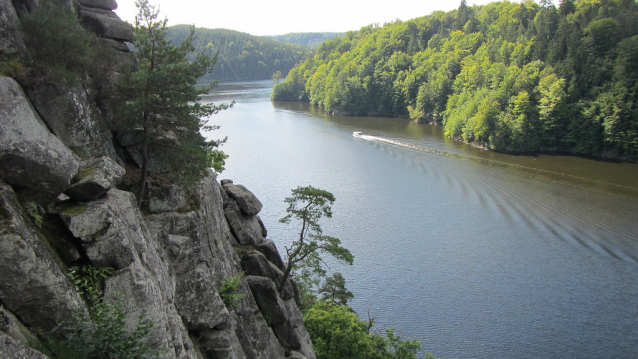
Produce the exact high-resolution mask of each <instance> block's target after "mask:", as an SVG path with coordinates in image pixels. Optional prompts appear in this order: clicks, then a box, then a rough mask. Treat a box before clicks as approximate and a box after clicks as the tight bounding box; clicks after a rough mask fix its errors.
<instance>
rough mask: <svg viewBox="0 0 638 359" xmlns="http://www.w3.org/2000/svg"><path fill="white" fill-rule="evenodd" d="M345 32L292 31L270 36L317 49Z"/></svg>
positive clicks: (276, 39) (277, 39)
mask: <svg viewBox="0 0 638 359" xmlns="http://www.w3.org/2000/svg"><path fill="white" fill-rule="evenodd" d="M343 35H345V33H343V32H291V33H288V34H284V35H275V36H268V37H269V38H271V39H273V40H275V41H281V42H287V43H290V44H299V45H303V46H308V47H309V48H311V49H316V48H317V47H319V45H321V44H322V43H324V42H325V41H328V40H332V39H334V38H335V37H337V36H343Z"/></svg>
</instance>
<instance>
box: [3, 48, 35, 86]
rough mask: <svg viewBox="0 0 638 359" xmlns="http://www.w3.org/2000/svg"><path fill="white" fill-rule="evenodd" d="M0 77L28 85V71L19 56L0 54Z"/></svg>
mask: <svg viewBox="0 0 638 359" xmlns="http://www.w3.org/2000/svg"><path fill="white" fill-rule="evenodd" d="M0 76H8V77H13V78H14V79H16V80H18V81H19V82H22V83H26V81H27V77H28V69H27V67H26V66H25V64H24V62H23V59H22V58H21V56H20V55H19V54H0Z"/></svg>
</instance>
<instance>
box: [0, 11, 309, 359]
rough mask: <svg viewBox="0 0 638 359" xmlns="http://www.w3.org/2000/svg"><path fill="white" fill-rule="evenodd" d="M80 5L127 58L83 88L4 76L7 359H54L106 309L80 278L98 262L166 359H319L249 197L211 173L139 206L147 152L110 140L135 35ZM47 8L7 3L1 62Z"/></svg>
mask: <svg viewBox="0 0 638 359" xmlns="http://www.w3.org/2000/svg"><path fill="white" fill-rule="evenodd" d="M79 5H80V6H79V7H78V8H75V7H74V6H73V4H72V3H71V2H67V3H64V4H63V5H62V6H63V7H64V9H66V10H67V11H69V12H73V13H77V14H78V15H79V17H80V19H81V20H82V23H83V26H84V28H85V29H87V30H88V31H91V32H93V33H96V34H98V35H99V36H100V39H99V40H98V41H101V42H103V43H104V44H105V45H106V46H107V47H108V51H107V52H108V54H109V56H110V57H109V58H111V59H117V61H110V62H109V66H106V67H104V68H103V67H96V69H95V71H94V72H100V73H99V74H98V75H99V76H91V77H90V78H84V79H82V81H81V82H79V83H76V84H73V85H69V84H63V83H57V84H51V83H49V84H45V83H42V84H39V85H38V86H33V85H28V86H24V89H23V86H21V85H20V84H19V83H18V82H17V81H16V80H14V79H13V78H10V77H4V76H0V119H1V122H0V128H1V131H0V278H1V279H0V357H2V358H46V357H50V355H51V354H50V353H49V351H48V348H50V347H48V346H47V345H46V342H45V341H44V339H49V338H50V337H51V335H50V334H51V330H52V329H54V328H55V327H56V326H58V325H60V324H62V323H64V322H68V321H69V320H71V318H73V317H74V315H76V314H77V313H83V312H84V313H87V312H90V311H91V310H92V308H93V307H92V305H90V304H89V303H88V301H87V300H86V298H85V296H83V295H82V292H81V291H79V290H78V288H77V287H76V285H75V283H74V282H73V280H72V279H71V278H70V276H69V273H70V270H71V269H74V268H75V269H80V268H81V267H82V266H86V265H92V266H94V267H96V268H105V267H110V268H112V269H113V270H112V271H111V273H110V275H108V276H107V278H105V279H104V281H103V283H102V284H101V285H103V301H104V302H105V303H108V304H116V305H121V307H122V308H123V310H124V312H125V313H126V318H125V319H126V327H127V328H128V329H129V330H131V329H133V328H134V327H135V326H136V325H137V324H138V317H139V316H140V315H142V314H143V315H144V316H145V318H146V320H148V321H152V322H153V326H152V329H151V332H150V334H149V335H148V336H146V337H145V338H144V339H143V340H144V341H145V343H146V344H148V345H150V346H151V347H153V348H156V349H160V350H162V351H163V352H162V353H163V354H162V357H163V358H283V357H292V358H315V354H314V351H313V348H312V344H311V342H310V339H309V337H308V334H307V332H306V330H305V328H304V325H303V322H302V320H301V314H300V312H299V310H298V308H297V304H298V301H299V298H298V295H296V286H295V283H294V282H292V281H290V282H289V283H288V284H287V289H286V290H285V291H284V292H283V293H282V294H279V293H277V292H276V291H275V292H273V291H271V290H270V288H272V287H274V286H276V285H278V284H279V281H280V280H281V278H282V275H281V271H282V270H284V269H285V268H284V267H282V265H283V264H282V263H283V262H282V261H281V258H280V257H279V253H278V251H277V249H276V247H275V245H274V244H273V242H272V241H270V240H269V239H266V238H265V236H266V233H267V232H266V229H265V227H264V225H263V223H262V222H261V220H260V219H259V217H258V213H259V210H260V209H261V204H260V203H259V201H258V200H257V199H256V198H254V195H252V193H250V191H248V190H246V189H244V188H243V186H239V185H234V184H233V183H232V181H224V186H222V185H220V184H219V182H217V180H216V178H215V176H214V174H212V173H211V174H210V175H209V176H207V177H206V178H204V179H203V180H202V181H201V182H200V183H199V184H198V185H196V186H195V187H194V188H192V189H190V190H186V189H184V188H183V187H182V186H181V185H180V184H179V183H170V182H169V181H165V180H162V179H161V178H159V177H155V178H153V181H152V182H151V184H150V186H151V188H150V190H149V195H148V197H147V198H145V201H144V206H143V208H142V210H140V209H139V208H138V207H137V205H136V201H135V198H134V196H133V194H132V193H131V192H128V191H127V189H128V188H129V184H130V182H131V179H132V178H134V176H135V167H136V164H135V161H134V160H133V157H134V156H131V153H134V152H135V148H134V146H129V147H124V146H122V144H121V143H120V142H119V141H118V138H119V137H118V136H113V135H112V133H111V131H110V130H108V128H109V123H110V121H112V120H113V119H112V118H111V117H110V116H111V114H110V110H109V106H108V93H109V90H110V89H111V88H112V87H113V86H114V81H115V80H116V79H117V77H118V76H119V72H118V68H119V66H122V65H123V64H125V63H127V62H128V61H129V56H130V53H128V47H127V46H126V44H125V42H130V41H131V39H132V37H131V36H132V32H131V31H130V27H128V25H127V24H125V23H123V22H122V21H120V20H119V18H117V16H116V15H115V14H114V13H113V12H112V11H111V10H112V9H114V8H115V6H117V4H115V2H114V1H110V0H103V1H95V0H80V1H79ZM37 6H38V5H37V4H34V3H32V2H26V1H24V2H22V1H13V2H12V1H10V0H0V8H1V9H2V14H3V17H2V18H0V28H2V29H4V30H5V31H6V33H8V34H13V35H12V36H15V37H13V38H12V39H11V41H3V42H1V43H0V54H1V55H2V56H7V55H12V54H13V55H15V54H20V52H21V51H23V49H24V48H25V45H24V44H23V43H22V42H21V41H22V40H21V35H20V32H19V31H18V26H17V21H18V19H19V16H23V15H24V14H28V13H30V12H32V11H34V10H35V9H37ZM19 14H20V15H19ZM13 55H12V56H13ZM111 56H112V57H111ZM4 59H5V57H3V58H2V59H0V60H1V61H4ZM26 82H28V81H26ZM25 90H26V91H25ZM158 165H161V163H159V164H158ZM124 167H126V168H127V170H128V171H127V170H125V169H124ZM242 272H244V273H245V276H244V277H243V279H242V280H241V282H240V283H239V286H238V287H237V289H236V294H244V296H243V297H242V298H241V299H240V300H239V301H238V302H237V303H230V302H228V301H225V300H224V294H225V293H224V292H223V291H222V289H221V288H222V285H223V283H224V281H226V280H227V279H228V278H231V277H235V276H237V275H238V274H240V273H242Z"/></svg>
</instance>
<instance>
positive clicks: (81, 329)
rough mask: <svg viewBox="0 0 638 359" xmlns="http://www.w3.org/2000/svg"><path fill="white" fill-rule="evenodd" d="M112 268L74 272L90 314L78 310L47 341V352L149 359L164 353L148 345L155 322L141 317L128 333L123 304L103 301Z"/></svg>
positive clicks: (84, 358) (83, 358) (87, 358)
mask: <svg viewBox="0 0 638 359" xmlns="http://www.w3.org/2000/svg"><path fill="white" fill-rule="evenodd" d="M110 271H111V269H110V268H100V269H97V268H94V267H91V266H87V267H83V268H82V272H83V275H81V274H80V272H78V271H71V277H72V278H73V281H74V282H75V285H76V287H77V289H78V290H79V291H81V292H82V293H83V295H84V297H85V299H86V300H87V303H88V304H89V309H90V313H87V312H86V311H84V310H83V309H82V308H80V307H78V308H76V309H75V310H74V311H73V316H72V318H71V319H70V320H69V321H65V322H63V323H62V324H61V325H60V326H58V327H57V328H55V329H54V330H53V333H52V337H53V338H54V339H51V340H48V341H47V347H48V349H49V350H50V351H51V352H52V353H53V354H54V355H55V357H57V358H64V359H146V358H157V357H158V356H159V355H160V354H161V352H160V351H157V350H155V349H153V348H152V347H151V346H150V345H148V344H146V338H148V336H149V334H150V331H151V329H152V327H153V322H151V321H148V320H146V319H145V315H144V314H142V315H140V316H139V318H138V323H137V326H136V328H135V329H133V330H132V331H130V332H128V331H127V330H126V318H127V315H126V313H125V312H124V309H123V308H122V305H121V304H120V303H115V304H110V303H105V302H104V301H103V300H102V298H101V297H102V291H101V289H100V286H101V283H102V280H103V279H105V278H107V277H108V276H109V275H110Z"/></svg>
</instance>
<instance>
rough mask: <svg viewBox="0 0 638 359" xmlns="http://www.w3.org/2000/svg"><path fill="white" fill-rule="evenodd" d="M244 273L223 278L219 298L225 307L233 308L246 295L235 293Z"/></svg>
mask: <svg viewBox="0 0 638 359" xmlns="http://www.w3.org/2000/svg"><path fill="white" fill-rule="evenodd" d="M243 276H244V273H238V274H237V275H236V276H233V277H228V278H225V279H224V280H223V281H222V285H221V287H220V288H219V296H220V297H221V298H222V301H223V302H224V304H225V305H226V307H229V308H234V307H236V306H237V304H239V301H240V300H241V299H242V298H243V297H244V296H245V295H246V294H245V293H237V288H239V285H240V284H241V279H242V278H243Z"/></svg>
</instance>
